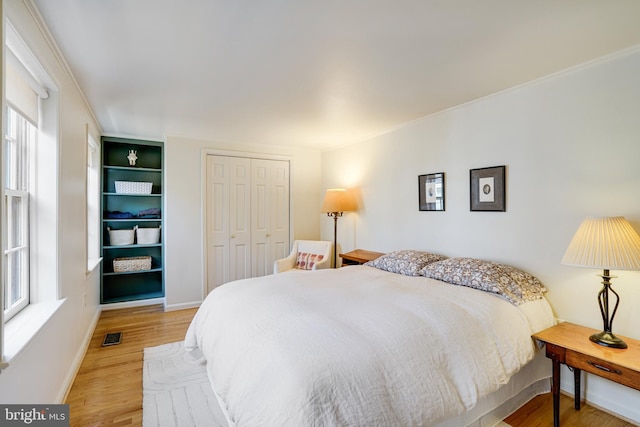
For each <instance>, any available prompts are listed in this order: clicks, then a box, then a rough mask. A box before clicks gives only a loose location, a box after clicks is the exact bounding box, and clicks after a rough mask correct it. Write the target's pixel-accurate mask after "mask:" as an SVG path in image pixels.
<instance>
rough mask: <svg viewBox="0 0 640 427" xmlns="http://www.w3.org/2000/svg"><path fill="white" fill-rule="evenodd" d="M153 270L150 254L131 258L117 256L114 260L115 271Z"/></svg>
mask: <svg viewBox="0 0 640 427" xmlns="http://www.w3.org/2000/svg"><path fill="white" fill-rule="evenodd" d="M143 270H151V257H150V256H136V257H130V258H116V259H114V260H113V271H114V272H116V273H123V272H125V271H143Z"/></svg>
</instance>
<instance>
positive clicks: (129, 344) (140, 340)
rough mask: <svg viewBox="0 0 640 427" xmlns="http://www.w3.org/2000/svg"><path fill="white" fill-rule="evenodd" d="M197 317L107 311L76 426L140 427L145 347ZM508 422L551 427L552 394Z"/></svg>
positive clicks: (605, 420)
mask: <svg viewBox="0 0 640 427" xmlns="http://www.w3.org/2000/svg"><path fill="white" fill-rule="evenodd" d="M194 314H195V309H191V310H181V311H171V312H167V313H165V312H163V310H162V306H148V307H140V308H134V309H122V310H111V311H105V312H103V313H102V315H101V317H100V320H99V321H98V325H97V327H96V331H95V333H94V334H93V338H92V340H91V344H90V345H89V349H88V350H87V354H86V355H85V358H84V360H83V362H82V365H81V367H80V370H79V372H78V375H77V376H76V379H75V381H74V383H73V386H72V388H71V390H70V392H69V396H68V398H67V402H66V403H68V404H69V405H70V411H71V426H74V427H75V426H77V427H90V426H104V425H110V426H111V425H115V426H135V427H140V426H141V425H142V357H143V349H144V348H145V347H153V346H156V345H160V344H165V343H170V342H175V341H181V340H183V339H184V334H185V332H186V331H187V327H188V326H189V323H190V322H191V319H192V317H193V315H194ZM108 332H122V343H121V344H118V345H114V346H110V347H102V340H103V339H104V336H105V334H106V333H108ZM561 407H562V411H561V417H560V424H561V425H562V427H585V426H594V427H623V426H624V427H627V426H633V424H629V423H626V422H624V421H621V420H619V419H617V418H615V417H612V416H611V415H608V414H606V413H604V412H602V411H598V410H597V409H595V408H593V407H591V406H588V405H583V408H582V410H580V411H575V410H574V409H573V399H572V398H569V397H567V396H562V399H561ZM505 422H507V423H509V424H511V425H512V426H514V427H548V426H552V425H553V406H552V404H551V396H550V395H549V394H546V395H542V396H538V397H537V398H535V399H533V400H532V401H530V402H529V403H528V404H526V405H525V406H523V407H522V408H520V410H518V412H516V413H515V414H513V415H511V416H510V417H509V418H507V419H506V420H505ZM179 427H189V426H179Z"/></svg>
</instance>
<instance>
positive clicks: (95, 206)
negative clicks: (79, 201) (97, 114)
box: [86, 125, 102, 274]
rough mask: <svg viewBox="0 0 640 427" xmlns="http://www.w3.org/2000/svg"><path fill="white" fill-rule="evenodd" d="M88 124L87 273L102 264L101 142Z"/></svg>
mask: <svg viewBox="0 0 640 427" xmlns="http://www.w3.org/2000/svg"><path fill="white" fill-rule="evenodd" d="M88 127H89V126H88V125H87V177H86V179H87V182H86V185H87V188H86V197H87V203H86V209H87V215H86V221H87V224H86V225H87V227H86V228H87V229H86V233H87V248H86V257H87V274H91V272H93V270H94V269H95V268H96V267H97V266H98V265H99V264H100V261H101V260H102V257H101V256H100V231H101V226H100V195H101V191H100V143H99V142H97V140H96V139H95V138H94V137H93V136H92V135H91V133H90V132H89V129H88Z"/></svg>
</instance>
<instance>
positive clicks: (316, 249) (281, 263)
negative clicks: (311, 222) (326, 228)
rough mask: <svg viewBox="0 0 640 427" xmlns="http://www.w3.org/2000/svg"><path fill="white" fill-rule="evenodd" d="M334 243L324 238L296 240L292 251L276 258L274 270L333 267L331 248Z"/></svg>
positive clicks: (275, 271) (280, 271)
mask: <svg viewBox="0 0 640 427" xmlns="http://www.w3.org/2000/svg"><path fill="white" fill-rule="evenodd" d="M332 248H333V244H332V243H331V242H328V241H324V240H296V241H294V242H293V246H292V247H291V253H290V254H289V256H287V257H286V258H281V259H277V260H275V262H274V263H273V272H274V274H275V273H282V272H283V271H287V270H292V269H294V268H297V269H301V270H318V269H321V268H330V267H331V250H332Z"/></svg>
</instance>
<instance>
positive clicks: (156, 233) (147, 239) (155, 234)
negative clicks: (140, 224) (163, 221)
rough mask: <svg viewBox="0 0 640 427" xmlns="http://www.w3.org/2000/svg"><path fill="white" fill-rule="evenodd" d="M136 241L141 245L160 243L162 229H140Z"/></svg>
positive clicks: (137, 231)
mask: <svg viewBox="0 0 640 427" xmlns="http://www.w3.org/2000/svg"><path fill="white" fill-rule="evenodd" d="M136 241H137V242H138V244H139V245H154V244H156V243H159V242H160V227H157V228H138V229H137V230H136Z"/></svg>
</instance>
